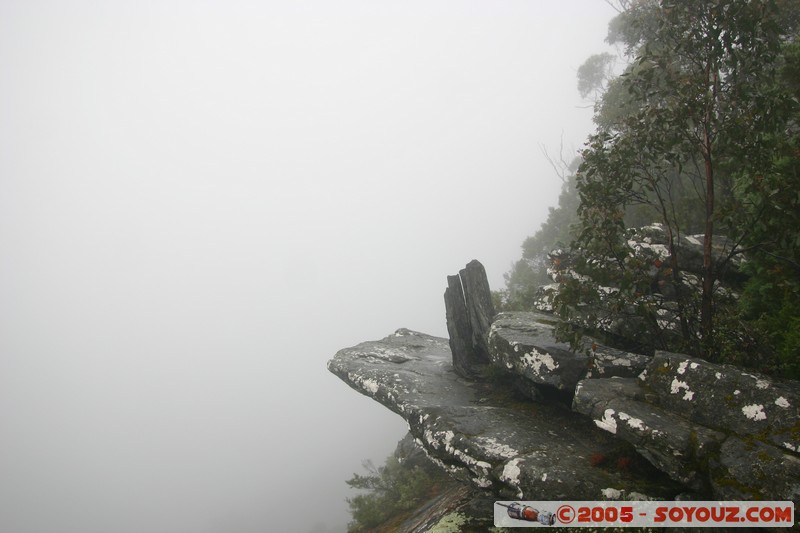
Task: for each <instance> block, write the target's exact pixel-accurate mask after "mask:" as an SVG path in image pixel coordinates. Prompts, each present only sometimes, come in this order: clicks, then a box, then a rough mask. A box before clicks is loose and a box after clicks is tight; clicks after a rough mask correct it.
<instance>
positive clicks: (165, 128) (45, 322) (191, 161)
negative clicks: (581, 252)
mask: <svg viewBox="0 0 800 533" xmlns="http://www.w3.org/2000/svg"><path fill="white" fill-rule="evenodd" d="M613 14H614V13H613V10H611V8H610V7H609V6H608V5H607V4H606V3H605V2H603V1H602V0H591V1H590V0H581V1H577V0H571V1H567V2H549V3H545V2H541V1H532V0H519V1H515V0H508V1H498V2H495V1H492V2H489V1H485V2H477V1H466V0H464V1H455V0H454V1H439V0H433V1H431V0H426V1H416V0H411V1H403V2H399V1H395V2H385V1H382V0H363V1H359V0H342V1H337V2H331V1H317V2H311V1H298V2H294V1H292V2H290V1H282V2H278V1H275V2H270V1H264V2H246V1H236V0H234V1H226V2H212V1H197V0H191V1H190V0H186V1H159V2H150V1H143V2H129V1H111V0H105V1H103V0H97V1H88V0H87V1H80V0H79V1H52V2H43V1H37V0H25V1H13V0H1V1H0V531H3V532H35V533H39V532H42V533H45V532H47V533H49V532H59V533H94V532H97V533H101V532H102V533H108V532H112V533H113V532H131V533H133V532H136V533H140V532H144V531H146V532H150V533H161V532H174V533H183V532H187V533H188V532H207V533H217V532H256V531H258V532H266V531H298V532H308V531H310V530H311V529H312V528H313V527H315V525H316V529H317V530H318V531H325V530H329V531H343V530H344V528H345V524H346V523H347V521H348V520H349V515H348V513H347V505H346V503H345V497H346V496H348V488H347V486H346V485H345V480H346V479H349V478H350V477H351V475H352V474H353V473H354V472H360V471H361V460H362V459H367V458H370V459H372V460H373V461H375V462H376V463H378V464H380V463H381V462H382V460H383V459H384V458H385V457H386V456H387V455H388V454H390V453H391V452H392V450H393V448H394V445H395V443H396V442H397V440H398V439H400V438H401V437H402V436H403V435H404V433H405V432H406V429H407V428H406V425H405V423H404V422H403V421H402V419H401V418H399V417H398V416H396V415H394V414H392V413H391V412H389V411H388V410H387V409H385V408H383V407H381V406H379V405H378V404H377V403H375V402H373V401H371V400H369V399H367V398H366V397H363V396H361V395H360V394H358V393H356V392H355V391H353V390H351V389H349V388H348V387H347V386H346V385H345V384H344V383H342V382H341V381H339V380H338V379H337V378H336V377H334V376H333V375H332V374H330V373H328V372H327V370H326V367H325V363H326V361H327V360H328V359H329V358H331V357H332V356H333V355H334V354H335V353H336V351H337V350H338V349H340V348H343V347H346V346H351V345H353V344H356V343H358V342H361V341H364V340H372V339H378V338H382V337H384V336H386V335H388V334H389V333H391V332H393V331H394V330H395V329H397V328H400V327H407V328H411V329H415V330H419V331H424V332H426V333H431V334H436V335H441V336H446V328H445V323H444V305H443V300H442V294H443V292H444V288H445V284H446V280H445V276H446V275H447V274H452V273H455V272H456V271H457V270H458V269H459V268H461V267H463V265H464V264H466V263H467V262H468V261H469V260H471V259H473V258H477V259H480V260H481V261H482V262H483V263H484V265H485V266H486V268H487V271H488V273H489V278H490V284H491V285H492V288H494V289H498V288H502V287H503V273H504V272H506V271H508V270H509V268H510V266H511V263H512V262H513V261H514V260H516V259H517V258H519V256H520V244H521V243H522V240H523V239H524V238H525V236H527V235H530V234H532V233H533V232H534V231H535V230H536V229H537V227H538V226H539V224H541V222H543V221H544V220H545V218H546V216H547V207H548V206H550V205H555V203H556V202H557V197H558V192H559V188H560V185H561V182H560V181H559V179H558V177H557V175H556V174H555V172H554V171H553V169H552V168H551V167H550V166H549V164H548V162H547V160H546V158H545V157H544V156H543V155H542V152H541V150H540V146H545V147H547V148H548V149H549V150H550V151H551V152H552V153H554V154H557V153H558V150H559V146H560V145H561V144H562V141H563V146H564V151H565V154H566V155H567V156H568V157H571V154H573V153H574V152H575V150H576V149H578V148H579V147H580V145H581V144H582V142H583V139H584V138H585V136H586V135H587V134H588V133H589V132H590V130H591V109H590V108H587V104H586V102H582V101H581V100H580V98H579V96H578V94H577V90H576V89H575V86H576V79H575V75H576V70H577V68H578V67H579V66H580V64H581V63H582V62H583V61H584V59H586V57H588V56H589V55H591V54H594V53H597V52H599V51H602V50H603V42H602V41H603V38H604V36H605V32H606V24H607V22H608V20H609V19H610V17H611V16H612V15H613Z"/></svg>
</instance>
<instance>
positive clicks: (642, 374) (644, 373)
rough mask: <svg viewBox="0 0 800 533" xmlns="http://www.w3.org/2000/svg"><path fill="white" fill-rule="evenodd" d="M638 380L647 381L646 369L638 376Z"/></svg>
mask: <svg viewBox="0 0 800 533" xmlns="http://www.w3.org/2000/svg"><path fill="white" fill-rule="evenodd" d="M639 379H641V380H642V381H645V380H647V369H646V368H645V369H644V370H642V373H641V374H639Z"/></svg>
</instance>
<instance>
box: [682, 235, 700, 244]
mask: <svg viewBox="0 0 800 533" xmlns="http://www.w3.org/2000/svg"><path fill="white" fill-rule="evenodd" d="M686 240H687V241H688V242H689V243H691V244H694V245H695V246H702V244H703V243H701V242H700V239H698V238H697V237H694V236H692V235H687V236H686Z"/></svg>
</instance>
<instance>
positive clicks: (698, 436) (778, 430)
mask: <svg viewBox="0 0 800 533" xmlns="http://www.w3.org/2000/svg"><path fill="white" fill-rule="evenodd" d="M798 393H800V388H798V387H797V385H796V384H786V383H777V382H775V381H774V380H772V379H770V378H768V377H766V376H763V375H757V374H751V373H748V372H743V371H741V370H739V369H737V368H734V367H731V366H727V365H717V364H712V363H709V362H707V361H704V360H702V359H695V358H691V357H687V356H685V355H681V354H672V353H667V352H659V353H657V354H656V356H655V357H654V358H653V360H652V361H651V363H650V365H649V366H648V367H647V369H645V371H644V372H643V373H642V374H641V376H640V378H639V379H600V380H585V381H582V382H581V383H579V384H578V387H577V390H576V393H575V398H574V402H573V408H574V409H575V410H576V411H578V412H580V413H584V414H586V415H588V416H590V417H591V418H592V419H593V420H594V422H595V424H596V425H597V426H598V427H599V428H602V429H604V430H606V431H608V432H610V433H613V434H615V435H617V437H619V438H621V439H623V440H625V441H627V442H629V443H631V444H633V445H634V446H635V447H636V449H637V450H639V452H640V453H641V454H642V455H643V456H644V457H646V458H647V459H648V460H649V461H650V462H651V463H652V464H653V465H655V466H656V467H658V468H659V469H660V470H662V471H663V472H666V473H667V474H669V475H670V476H671V477H672V478H673V479H675V480H676V481H680V482H681V483H684V484H686V485H687V486H689V487H691V488H692V489H693V490H695V491H697V492H698V493H701V494H709V495H711V496H713V498H715V499H720V500H725V499H729V500H736V499H773V500H797V499H798V498H799V497H800V456H798V455H797V451H798V448H799V447H800V418H798V417H799V416H800V410H798V406H800V403H798V401H799V400H800V397H798Z"/></svg>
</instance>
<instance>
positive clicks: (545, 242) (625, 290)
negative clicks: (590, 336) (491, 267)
mask: <svg viewBox="0 0 800 533" xmlns="http://www.w3.org/2000/svg"><path fill="white" fill-rule="evenodd" d="M618 6H619V15H618V16H617V17H616V18H615V19H613V20H612V22H611V23H610V25H609V34H608V42H609V43H611V44H614V45H616V46H617V47H618V49H619V50H621V53H620V57H619V59H620V60H622V62H623V64H624V66H623V67H622V73H621V74H620V75H619V76H616V77H614V76H613V75H612V74H611V72H612V71H613V70H614V69H613V68H612V65H613V61H614V56H612V55H610V54H599V55H597V56H593V57H592V58H589V60H587V62H586V64H585V65H584V66H583V67H582V68H581V69H580V70H579V73H578V74H579V90H580V92H581V94H582V95H584V96H589V95H595V96H596V98H597V99H596V104H595V123H596V125H597V129H596V132H595V133H594V134H593V135H591V136H590V137H589V139H588V141H587V143H586V147H585V148H584V150H582V151H581V153H580V160H579V161H580V163H579V165H577V169H575V166H573V167H572V169H573V170H574V172H570V173H569V175H568V176H566V179H564V187H563V191H562V194H561V197H560V199H559V206H558V207H557V208H554V209H552V210H551V211H550V213H549V217H548V219H547V221H546V222H545V223H544V224H543V226H542V227H541V229H540V230H539V231H538V232H537V233H536V234H535V235H534V236H532V237H530V238H529V239H527V240H526V241H525V243H524V244H523V257H522V259H521V260H520V261H519V262H518V263H517V264H516V265H515V266H514V267H513V269H512V271H511V272H510V273H509V274H508V275H507V289H506V291H505V293H504V295H503V304H504V306H505V308H506V309H529V308H531V307H533V304H534V301H535V294H536V290H537V288H538V287H540V286H542V285H544V284H546V283H551V282H552V280H550V279H548V277H547V275H546V274H547V269H548V268H550V269H551V271H550V272H549V274H551V275H552V274H554V273H555V276H556V279H557V281H558V283H559V290H558V295H557V296H556V298H555V305H554V310H555V311H556V312H557V313H559V314H560V315H561V316H562V318H567V319H569V318H571V317H572V316H574V315H575V314H576V313H577V312H578V311H579V310H581V309H582V308H585V306H586V305H587V304H592V305H602V306H603V307H604V309H605V311H606V312H608V313H622V312H625V313H629V314H631V316H636V317H637V318H638V319H639V320H638V321H637V322H636V323H637V324H638V326H637V327H639V328H640V329H641V330H642V331H641V333H642V335H641V336H642V337H643V338H645V337H646V338H648V339H650V340H651V341H650V345H649V346H646V347H645V348H647V349H671V350H677V351H683V352H687V353H691V354H694V355H700V356H702V357H704V358H707V359H710V360H717V361H727V362H736V363H739V364H746V365H750V366H757V367H759V368H760V369H762V370H767V371H772V372H780V373H783V374H785V375H789V376H793V377H800V354H799V353H798V352H800V334H798V331H800V275H799V274H800V193H798V192H797V191H798V190H800V120H799V119H800V106H799V105H798V101H799V100H800V43H798V40H797V35H798V21H799V20H800V7H798V4H797V3H794V2H788V1H780V0H757V1H750V0H715V1H711V2H692V1H688V0H661V1H656V0H630V1H627V0H621V1H620V2H618ZM653 222H657V223H659V224H660V226H661V228H663V231H664V232H665V234H666V244H665V249H664V253H663V254H662V256H658V254H650V255H647V254H642V255H641V256H638V257H636V258H634V257H632V256H631V253H630V239H631V230H630V229H629V228H632V227H639V226H645V225H648V224H651V223H653ZM687 236H689V237H691V238H692V239H695V240H697V241H699V242H701V243H702V250H703V253H702V265H701V266H700V268H699V271H698V275H697V276H693V275H691V274H689V273H687V272H685V271H684V269H683V268H682V266H681V265H682V262H681V259H682V257H681V256H682V254H684V253H685V251H684V248H682V247H681V239H684V238H686V237H687ZM721 236H725V238H723V237H721ZM554 248H561V249H565V250H566V251H567V252H568V254H569V256H570V258H571V261H570V265H569V269H570V273H569V275H566V274H565V275H559V274H558V270H559V266H560V265H558V264H554V262H553V258H552V257H551V256H548V252H550V251H551V250H552V249H554ZM734 262H738V263H739V264H740V265H741V266H740V270H741V271H742V272H743V273H745V274H746V277H742V276H740V277H738V278H737V279H734V280H732V281H731V280H726V282H731V283H733V287H732V288H733V289H734V290H733V291H726V290H723V289H722V288H721V283H720V280H722V279H723V278H724V277H725V276H726V274H727V272H728V271H729V267H730V265H731V264H732V263H734ZM665 285H666V286H667V287H668V288H669V289H670V290H669V293H668V294H666V293H667V291H666V290H662V288H664V286H665ZM609 286H612V287H615V290H614V291H608V289H607V287H609ZM664 297H667V298H668V300H669V302H670V306H671V307H670V309H671V312H674V313H675V315H676V316H677V320H676V322H675V323H674V324H673V328H674V330H675V332H676V333H677V334H673V335H663V334H662V333H664V331H663V330H664V328H665V327H666V326H665V324H664V321H663V320H660V319H659V318H660V315H659V313H660V312H661V308H660V307H659V305H663V301H664V299H665V298H664ZM568 333H569V331H568V330H566V329H564V330H562V335H565V336H566V335H567V334H568Z"/></svg>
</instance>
